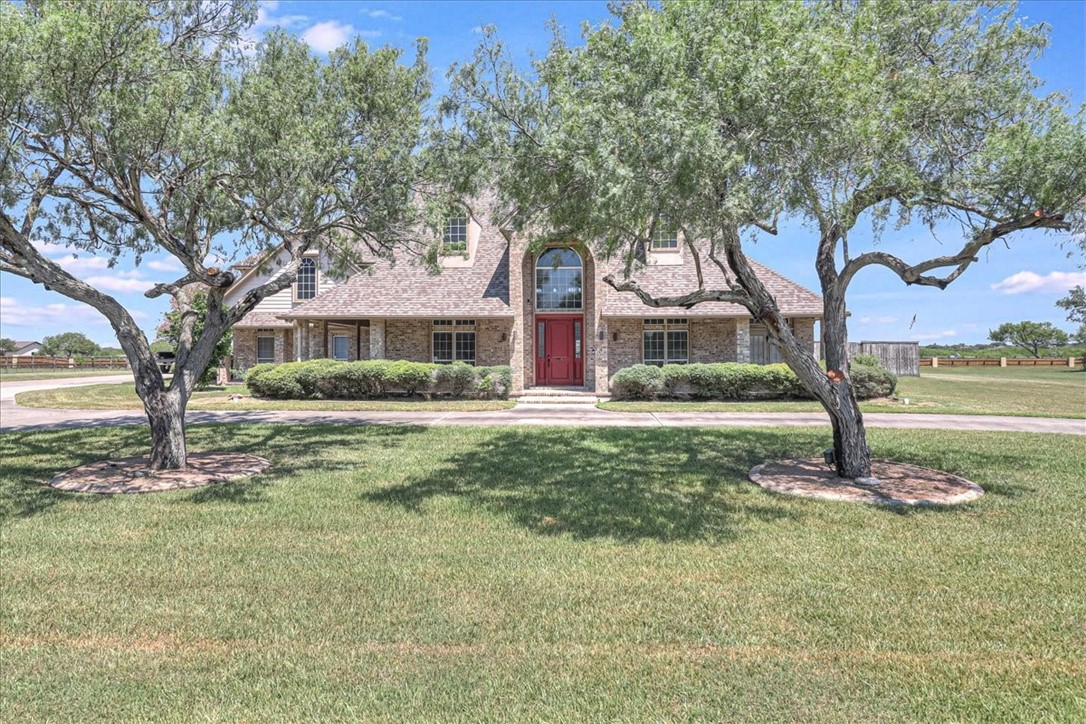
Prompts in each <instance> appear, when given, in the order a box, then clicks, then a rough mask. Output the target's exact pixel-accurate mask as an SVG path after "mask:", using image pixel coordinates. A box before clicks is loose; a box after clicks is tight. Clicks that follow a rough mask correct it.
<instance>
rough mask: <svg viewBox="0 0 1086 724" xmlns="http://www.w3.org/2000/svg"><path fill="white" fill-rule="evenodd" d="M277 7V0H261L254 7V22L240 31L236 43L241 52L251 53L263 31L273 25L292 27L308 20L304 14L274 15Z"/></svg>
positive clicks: (253, 51)
mask: <svg viewBox="0 0 1086 724" xmlns="http://www.w3.org/2000/svg"><path fill="white" fill-rule="evenodd" d="M278 9H279V0H262V2H261V3H260V4H259V5H257V8H256V22H255V23H253V25H252V27H250V28H249V29H248V30H246V31H245V32H243V33H242V36H241V38H240V40H239V41H238V45H239V47H240V48H241V52H243V53H244V54H246V55H252V54H253V53H255V52H256V46H257V43H259V42H260V38H261V37H262V36H263V35H264V33H265V32H266V31H267V30H268V29H270V28H273V27H276V26H278V27H280V28H292V27H294V26H297V25H301V24H302V23H304V22H306V21H307V20H309V17H308V16H306V15H275V11H276V10H278Z"/></svg>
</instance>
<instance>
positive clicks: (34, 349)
mask: <svg viewBox="0 0 1086 724" xmlns="http://www.w3.org/2000/svg"><path fill="white" fill-rule="evenodd" d="M39 351H41V342H33V341H30V340H22V341H20V340H16V342H15V349H14V350H12V351H11V352H5V353H4V356H5V357H30V356H31V355H34V354H37V353H38V352H39Z"/></svg>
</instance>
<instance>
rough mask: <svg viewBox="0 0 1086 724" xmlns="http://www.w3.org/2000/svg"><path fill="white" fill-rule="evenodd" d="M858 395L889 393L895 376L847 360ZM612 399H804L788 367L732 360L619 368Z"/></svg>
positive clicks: (805, 391)
mask: <svg viewBox="0 0 1086 724" xmlns="http://www.w3.org/2000/svg"><path fill="white" fill-rule="evenodd" d="M850 378H851V379H852V383H853V388H854V389H855V391H856V396H857V398H858V399H861V400H867V399H871V398H874V397H886V396H889V395H891V394H893V391H894V388H895V387H896V386H897V378H896V377H895V376H894V375H893V374H891V373H890V372H888V371H887V370H885V369H883V368H882V367H881V366H878V365H877V364H876V365H863V364H859V363H857V362H856V360H853V366H852V372H851V374H850ZM611 394H612V396H613V397H614V398H615V399H616V400H651V399H655V398H657V397H673V398H676V397H695V398H698V399H705V400H746V399H777V398H788V399H791V398H800V399H810V397H811V395H810V393H808V392H807V390H806V389H805V388H804V387H803V384H802V383H801V382H800V381H799V378H798V377H796V375H795V373H794V372H792V370H790V369H789V368H788V365H784V364H773V365H755V364H740V363H736V362H719V363H713V364H689V365H665V366H664V367H663V368H660V367H653V366H651V365H633V366H632V367H625V368H623V369H621V370H619V371H618V372H616V373H615V375H614V377H612V378H611Z"/></svg>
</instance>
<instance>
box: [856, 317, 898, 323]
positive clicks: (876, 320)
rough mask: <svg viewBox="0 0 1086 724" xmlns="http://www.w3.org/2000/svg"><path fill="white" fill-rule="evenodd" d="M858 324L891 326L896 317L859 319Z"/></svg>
mask: <svg viewBox="0 0 1086 724" xmlns="http://www.w3.org/2000/svg"><path fill="white" fill-rule="evenodd" d="M856 321H858V322H859V323H860V324H893V323H894V322H896V321H898V318H897V317H860V318H859V319H858V320H856Z"/></svg>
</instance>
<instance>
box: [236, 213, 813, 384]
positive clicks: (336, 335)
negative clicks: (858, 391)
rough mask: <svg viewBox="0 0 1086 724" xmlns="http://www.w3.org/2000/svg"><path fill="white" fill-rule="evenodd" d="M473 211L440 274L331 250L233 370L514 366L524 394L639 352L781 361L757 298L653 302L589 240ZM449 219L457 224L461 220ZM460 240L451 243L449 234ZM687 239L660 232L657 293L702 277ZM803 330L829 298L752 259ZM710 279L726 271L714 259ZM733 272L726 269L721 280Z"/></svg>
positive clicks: (660, 360)
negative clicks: (338, 271) (346, 265)
mask: <svg viewBox="0 0 1086 724" xmlns="http://www.w3.org/2000/svg"><path fill="white" fill-rule="evenodd" d="M489 216H490V214H489V213H488V210H487V209H485V208H482V207H476V208H474V209H469V210H467V211H466V212H465V215H464V217H463V218H460V219H457V220H454V221H453V222H451V223H450V226H449V228H448V229H447V230H446V234H445V238H444V239H443V240H442V244H443V246H444V249H443V254H442V255H441V257H440V260H441V261H440V265H441V272H440V273H439V274H432V273H431V272H430V271H429V270H428V269H426V268H425V267H424V266H422V265H421V264H417V263H412V262H411V261H407V260H401V261H399V262H398V263H395V264H393V263H390V262H389V261H387V260H384V259H378V260H373V261H372V262H368V263H365V264H364V268H361V269H358V270H355V271H354V273H351V274H349V275H348V276H346V277H345V278H337V277H336V276H335V275H334V274H333V273H332V271H331V270H330V269H329V268H328V265H327V263H326V262H325V260H324V258H323V257H322V255H321V254H320V253H319V252H318V253H315V254H314V255H313V259H312V261H311V262H307V269H306V276H305V278H304V279H300V280H299V282H298V283H296V284H294V285H293V286H292V287H291V288H289V289H286V290H283V291H282V292H279V293H278V294H276V295H273V296H271V297H268V298H267V299H265V300H264V301H262V302H261V303H260V305H258V306H257V308H256V309H255V310H253V311H252V312H250V313H249V314H248V315H247V316H246V317H245V318H244V319H243V320H242V321H241V322H240V323H238V324H237V325H236V326H235V330H234V352H233V360H232V362H231V365H232V367H234V368H235V369H247V368H248V367H251V366H252V365H254V364H257V363H258V362H265V361H268V362H284V361H294V360H306V359H316V358H322V357H331V358H334V359H343V360H348V361H353V360H360V359H362V360H364V359H405V360H413V361H418V362H448V361H452V360H456V359H460V360H463V361H466V362H469V363H472V364H477V365H510V366H511V367H512V369H513V391H514V392H519V391H521V390H524V389H527V388H531V387H535V386H544V385H561V386H570V387H578V388H583V389H586V390H594V391H597V392H601V393H604V392H606V391H607V390H608V388H609V386H610V379H611V377H612V376H613V375H614V374H615V372H617V371H618V370H619V369H622V368H623V367H628V366H630V365H633V364H637V363H642V362H644V363H648V364H664V363H668V362H677V363H683V362H691V363H693V362H756V363H768V362H775V361H779V356H778V354H777V351H776V349H774V348H773V347H772V345H771V344H769V343H768V341H767V338H766V335H765V330H764V328H763V327H761V326H760V325H759V324H757V323H755V322H754V321H753V320H752V319H751V318H750V315H749V313H748V312H747V310H746V309H744V308H742V307H740V306H738V305H734V304H726V303H722V302H709V303H705V304H699V305H696V306H695V307H693V308H691V309H678V308H676V309H653V308H650V307H647V306H645V305H643V304H642V303H641V301H640V300H639V299H637V297H636V296H634V295H633V294H630V293H619V292H616V291H615V290H614V289H612V288H611V287H610V286H608V285H607V284H606V283H604V282H603V281H602V279H603V277H604V276H605V275H606V274H607V273H609V272H618V271H620V268H619V267H618V266H617V264H616V262H614V261H608V260H597V259H596V258H595V257H594V255H593V254H592V253H591V251H590V250H589V249H587V248H586V247H585V246H584V245H582V244H579V243H569V244H554V245H550V246H548V247H546V248H544V249H543V250H542V251H538V250H534V249H532V248H530V247H529V241H528V239H527V238H526V237H525V236H523V235H521V234H517V233H515V232H514V231H512V230H511V229H506V228H501V227H499V226H498V225H495V224H492V223H490V221H489ZM450 229H451V231H450ZM450 240H451V243H450ZM685 247H686V245H685V244H679V243H677V240H676V239H675V238H671V239H667V238H664V239H662V240H661V241H660V243H659V244H657V243H656V242H654V243H653V244H652V245H651V246H650V247H649V248H648V249H646V251H645V260H644V261H645V264H644V266H643V267H642V268H640V269H639V270H638V271H637V272H636V274H635V276H636V278H637V279H638V281H639V283H640V284H641V285H642V287H643V288H645V289H646V290H647V291H649V292H650V293H652V294H655V295H661V294H683V293H686V292H689V291H691V290H693V289H695V288H697V279H696V271H695V269H694V265H693V263H692V261H691V260H690V259H689V258H688V257H689V256H690V254H689V251H688V249H686V248H685ZM285 261H286V259H285V258H283V257H277V256H275V255H274V254H273V255H271V256H270V257H269V258H265V259H263V260H258V261H249V262H247V263H243V264H242V265H239V270H240V271H241V273H242V277H241V280H240V281H239V283H238V284H236V285H235V288H234V289H232V290H231V292H230V295H228V300H227V301H231V300H230V296H233V295H239V296H240V295H241V294H243V293H244V292H245V291H246V290H247V289H249V288H251V287H252V286H254V285H255V284H258V283H261V282H262V281H264V280H266V279H267V278H269V276H273V275H274V274H275V273H277V272H276V268H277V267H278V266H280V265H282V264H283V263H285ZM754 266H755V268H756V270H757V271H758V273H759V275H760V278H761V279H762V280H763V282H764V283H765V284H766V286H767V287H769V289H770V291H771V292H772V293H773V294H774V296H775V297H776V299H777V301H778V304H779V305H780V308H781V311H782V312H783V313H784V315H785V317H786V318H788V320H789V323H790V324H791V325H792V329H793V331H794V333H795V334H796V335H797V337H799V339H800V340H801V341H802V342H803V344H804V347H806V348H808V349H810V350H811V351H812V353H813V351H814V348H815V345H814V341H815V338H814V324H815V322H816V321H818V320H819V318H820V317H821V311H822V300H821V298H820V297H818V295H816V294H814V293H813V292H811V291H809V290H807V289H805V288H803V287H801V286H799V285H798V284H796V283H794V282H792V281H790V280H788V279H786V278H784V277H783V276H781V275H779V274H777V273H776V272H774V271H772V270H771V269H768V268H766V267H764V266H761V265H758V264H757V263H754ZM703 271H704V272H705V273H706V276H707V280H706V281H707V284H709V285H712V283H713V279H712V274H713V273H717V272H716V270H715V269H704V270H703ZM718 281H719V282H723V280H722V279H720V280H718Z"/></svg>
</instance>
